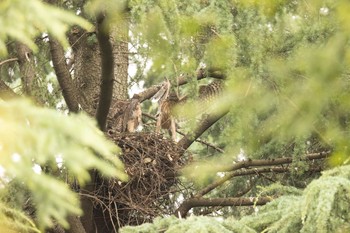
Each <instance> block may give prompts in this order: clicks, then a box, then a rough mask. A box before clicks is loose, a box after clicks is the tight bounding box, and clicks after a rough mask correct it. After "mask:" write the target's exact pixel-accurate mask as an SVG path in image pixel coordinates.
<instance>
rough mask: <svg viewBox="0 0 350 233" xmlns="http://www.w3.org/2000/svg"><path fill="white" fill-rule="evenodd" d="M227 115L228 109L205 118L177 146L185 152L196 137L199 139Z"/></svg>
mask: <svg viewBox="0 0 350 233" xmlns="http://www.w3.org/2000/svg"><path fill="white" fill-rule="evenodd" d="M227 113H228V109H226V110H223V111H220V112H218V113H216V114H211V115H208V116H206V117H205V118H204V119H203V120H202V121H201V123H200V124H199V125H198V127H197V128H196V129H195V130H194V132H193V133H190V134H187V135H185V136H184V137H183V138H182V139H181V140H180V141H179V142H178V143H177V145H178V146H179V147H180V148H182V149H183V150H184V151H185V150H187V149H188V148H189V147H190V146H191V145H192V143H193V142H194V141H195V140H196V139H197V138H198V137H200V136H201V135H202V134H203V133H204V132H205V131H206V130H207V129H208V128H210V127H211V126H212V125H213V124H214V123H215V122H217V121H218V120H220V119H221V118H222V117H224V116H225V115H226V114H227Z"/></svg>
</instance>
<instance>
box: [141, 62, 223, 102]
mask: <svg viewBox="0 0 350 233" xmlns="http://www.w3.org/2000/svg"><path fill="white" fill-rule="evenodd" d="M209 77H210V78H216V79H225V78H226V76H225V74H223V73H222V71H220V70H217V69H214V68H209V69H207V70H206V69H199V70H198V72H197V76H196V78H197V80H201V79H204V78H209ZM188 80H189V77H188V76H181V77H179V78H178V82H177V84H178V85H179V86H181V85H184V84H186V83H188ZM159 89H160V85H154V86H152V87H150V88H148V89H146V90H144V91H143V92H141V93H139V94H137V95H139V97H140V98H139V99H140V103H141V102H143V101H145V100H147V99H149V98H151V97H152V96H154V94H156V93H157V91H159Z"/></svg>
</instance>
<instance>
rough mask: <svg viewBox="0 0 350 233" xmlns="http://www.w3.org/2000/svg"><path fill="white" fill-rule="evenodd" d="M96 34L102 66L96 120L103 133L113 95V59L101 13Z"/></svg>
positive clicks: (107, 32) (108, 32)
mask: <svg viewBox="0 0 350 233" xmlns="http://www.w3.org/2000/svg"><path fill="white" fill-rule="evenodd" d="M96 34H97V40H98V44H99V46H100V51H101V64H102V74H101V89H100V99H99V103H98V107H97V112H96V119H97V123H98V126H99V127H100V129H101V130H102V131H104V130H105V127H106V121H107V115H108V112H109V108H110V106H111V102H112V95H113V79H114V57H113V48H112V44H111V42H110V40H109V34H110V28H109V25H107V23H106V21H105V16H104V15H103V14H102V13H101V14H100V15H98V16H97V32H96Z"/></svg>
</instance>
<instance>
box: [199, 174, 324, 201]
mask: <svg viewBox="0 0 350 233" xmlns="http://www.w3.org/2000/svg"><path fill="white" fill-rule="evenodd" d="M309 171H310V172H320V171H322V168H320V167H317V168H312V169H310V170H309ZM269 172H274V173H286V172H290V169H289V168H288V167H266V168H253V169H248V170H242V171H234V172H231V173H229V174H226V175H225V176H224V177H222V178H221V179H218V180H216V181H215V182H213V183H211V184H210V185H208V186H207V187H205V188H203V189H202V190H200V191H198V192H197V194H196V195H195V197H197V198H199V197H202V196H204V195H205V194H207V193H209V192H210V191H212V190H213V189H215V188H217V187H219V186H220V185H222V184H223V183H225V182H226V181H228V180H230V179H232V178H233V177H237V176H247V175H258V174H262V173H269Z"/></svg>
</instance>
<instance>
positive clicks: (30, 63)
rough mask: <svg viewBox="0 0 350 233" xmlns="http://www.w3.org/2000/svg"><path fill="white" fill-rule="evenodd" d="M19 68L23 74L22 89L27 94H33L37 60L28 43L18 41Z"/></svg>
mask: <svg viewBox="0 0 350 233" xmlns="http://www.w3.org/2000/svg"><path fill="white" fill-rule="evenodd" d="M16 49H17V56H18V63H19V69H20V71H21V76H22V91H23V93H24V94H25V95H27V96H31V95H33V84H34V80H35V77H36V75H35V62H34V56H33V53H32V51H31V50H30V49H29V48H28V46H27V45H25V44H23V43H21V42H16Z"/></svg>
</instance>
